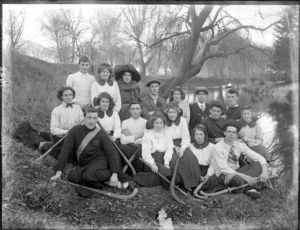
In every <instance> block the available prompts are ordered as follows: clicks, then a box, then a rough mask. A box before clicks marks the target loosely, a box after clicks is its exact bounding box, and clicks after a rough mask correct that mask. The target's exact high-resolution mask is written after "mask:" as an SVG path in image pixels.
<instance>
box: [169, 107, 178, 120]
mask: <svg viewBox="0 0 300 230" xmlns="http://www.w3.org/2000/svg"><path fill="white" fill-rule="evenodd" d="M177 116H178V112H177V110H176V109H173V108H170V109H169V111H168V118H169V119H170V120H171V121H175V120H176V118H177Z"/></svg>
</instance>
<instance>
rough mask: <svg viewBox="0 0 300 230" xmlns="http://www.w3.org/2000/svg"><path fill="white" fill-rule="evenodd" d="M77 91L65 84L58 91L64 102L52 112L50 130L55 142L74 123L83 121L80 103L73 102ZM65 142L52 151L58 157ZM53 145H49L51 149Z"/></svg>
mask: <svg viewBox="0 0 300 230" xmlns="http://www.w3.org/2000/svg"><path fill="white" fill-rule="evenodd" d="M74 97H75V91H74V89H73V88H72V87H70V86H63V87H61V88H60V89H59V90H58V91H57V98H58V99H59V100H61V101H62V103H61V104H60V105H59V106H57V107H55V108H54V109H53V111H52V113H51V123H50V132H51V134H52V139H53V142H54V143H56V142H58V141H59V140H60V139H61V138H62V137H63V136H64V135H65V134H66V133H67V132H68V131H69V130H70V129H71V128H72V127H73V126H74V125H80V124H81V123H82V122H83V112H82V110H81V108H80V106H79V105H77V104H74V103H72V100H73V98H74ZM62 145H63V142H62V143H61V144H59V145H58V146H57V147H56V148H54V149H53V151H52V152H51V153H50V155H52V156H53V157H54V158H55V159H58V156H59V154H60V149H61V147H62ZM50 147H51V146H48V149H50Z"/></svg>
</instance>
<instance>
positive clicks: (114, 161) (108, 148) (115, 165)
mask: <svg viewBox="0 0 300 230" xmlns="http://www.w3.org/2000/svg"><path fill="white" fill-rule="evenodd" d="M104 132H105V130H103V129H102V130H100V134H101V139H102V140H101V141H102V144H101V146H102V148H103V150H104V153H105V154H106V156H107V160H108V164H109V170H110V172H111V173H118V172H119V171H120V170H119V161H118V156H117V154H118V153H117V152H116V150H115V148H114V146H113V144H112V141H111V140H110V138H109V136H108V135H107V134H105V133H104Z"/></svg>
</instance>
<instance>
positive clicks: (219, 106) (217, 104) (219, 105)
mask: <svg viewBox="0 0 300 230" xmlns="http://www.w3.org/2000/svg"><path fill="white" fill-rule="evenodd" d="M213 107H217V108H220V109H221V110H222V111H223V109H224V107H223V104H222V102H220V101H212V102H211V103H210V107H209V108H210V109H212V108H213Z"/></svg>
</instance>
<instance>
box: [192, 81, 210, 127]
mask: <svg viewBox="0 0 300 230" xmlns="http://www.w3.org/2000/svg"><path fill="white" fill-rule="evenodd" d="M195 95H196V97H197V102H195V103H193V104H190V123H189V130H190V131H191V130H193V129H194V128H195V127H196V125H199V124H201V121H202V120H203V119H204V118H205V117H207V116H208V115H209V105H208V104H207V103H206V101H207V96H208V90H207V88H205V87H201V88H196V90H195Z"/></svg>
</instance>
